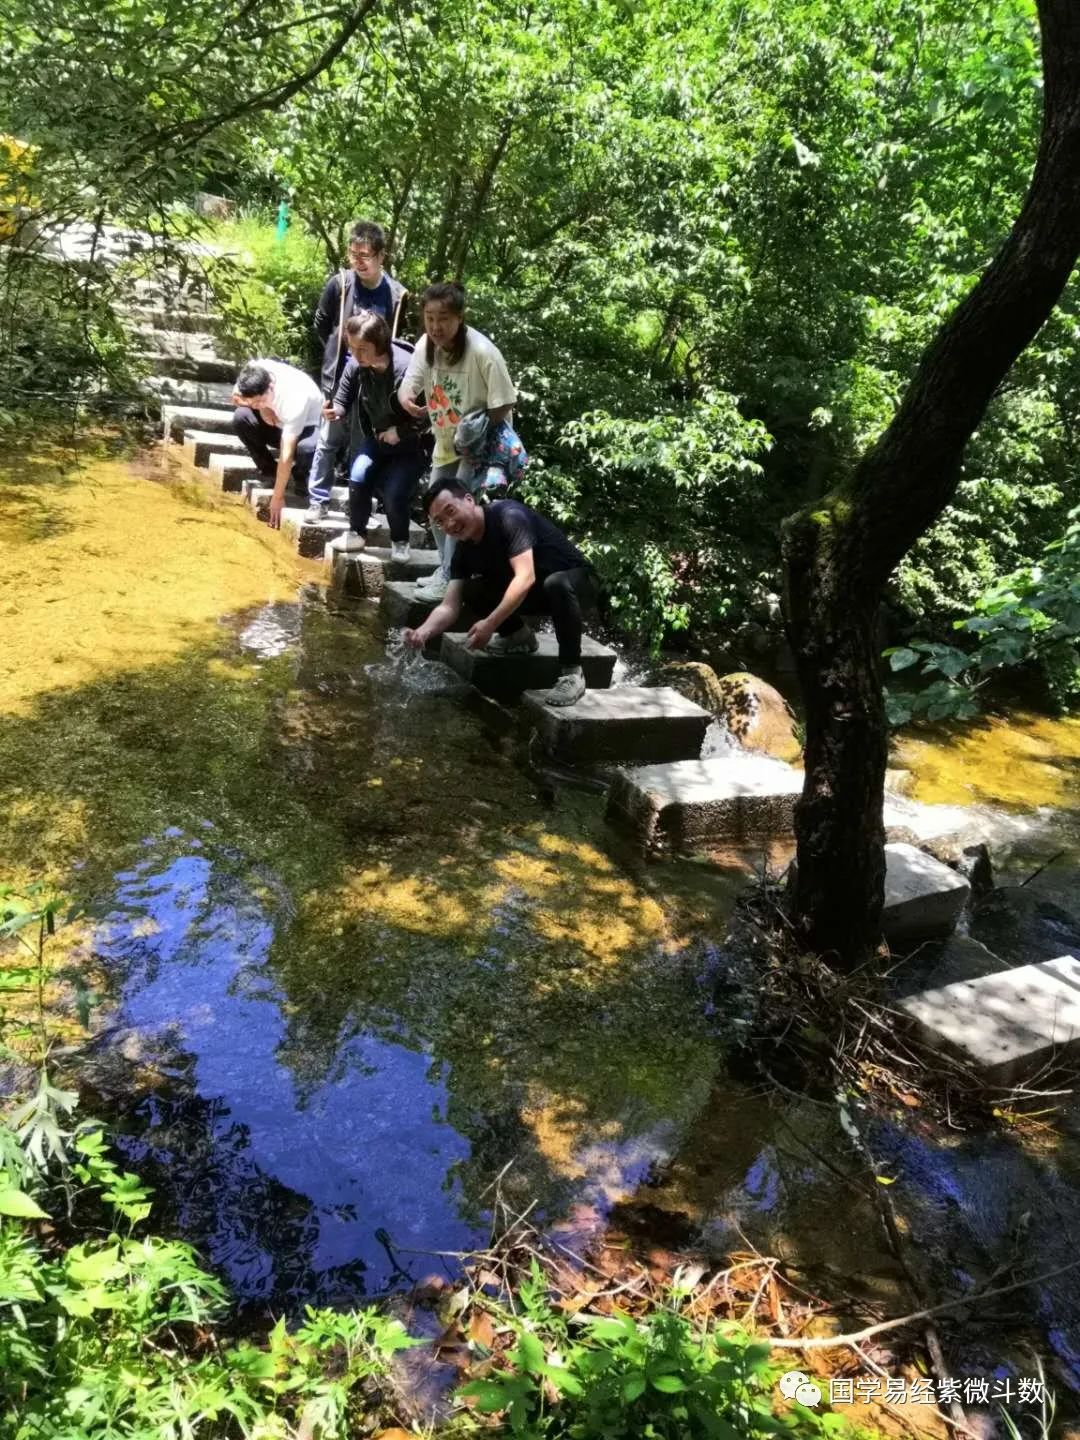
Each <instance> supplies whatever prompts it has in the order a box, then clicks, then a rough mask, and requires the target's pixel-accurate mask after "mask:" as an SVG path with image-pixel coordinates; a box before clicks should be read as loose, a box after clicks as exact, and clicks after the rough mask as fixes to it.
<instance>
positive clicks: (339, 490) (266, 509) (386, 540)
mask: <svg viewBox="0 0 1080 1440" xmlns="http://www.w3.org/2000/svg"><path fill="white" fill-rule="evenodd" d="M262 478H263V477H262V476H261V475H259V474H258V472H256V479H255V483H253V482H252V480H251V479H250V478H247V479H245V480H244V482H243V491H244V496H245V498H246V500H247V503H248V504H249V505H250V506H251V508H252V509H253V510H254V511H255V514H256V516H257V518H258V519H260V520H266V519H268V518H269V515H270V498H271V496H272V495H273V493H274V492H273V490H272V489H271V488H270V487H269V486H267V485H265V484H263V483H262ZM344 493H345V491H344V488H343V487H340V486H335V488H334V489H332V490H331V492H330V505H331V509H330V510H329V512H328V513H327V514H326V516H325V517H324V518H323V519H322V520H308V519H307V510H308V507H307V502H306V501H305V503H304V504H303V505H297V504H296V502H295V498H293V504H291V505H288V504H287V505H286V506H285V509H284V510H282V512H281V528H282V530H284V531H287V532H288V533H290V534H292V535H294V536H295V537H296V542H297V549H298V550H299V552H300V554H301V555H302V556H304V557H305V559H308V560H321V559H323V558H324V557H325V556H326V553H327V551H326V547H327V545H328V544H329V543H330V541H331V540H333V539H334V537H335V536H337V535H342V534H344V533H345V531H346V530H347V529H348V528H349V519H348V516H347V515H346V514H345V512H344V510H338V509H335V508H333V507H334V499H335V496H338V495H343V494H344ZM289 498H290V497H289V496H288V495H287V496H286V499H287V500H288V499H289ZM367 536H368V546H369V548H371V549H378V550H379V552H380V554H381V553H382V550H383V549H386V550H389V548H390V527H389V526H388V525H387V523H386V517H385V516H384V515H373V516H372V517H371V519H370V521H369V522H368V531H367ZM409 536H410V542H409V543H410V544H411V545H414V546H416V547H417V548H418V547H419V546H420V544H421V543H422V542H423V540H424V539H425V532H424V531H423V530H421V528H420V526H419V525H412V524H410V526H409ZM360 553H366V552H360ZM428 553H430V554H432V555H434V554H435V551H434V550H432V551H430V552H428ZM333 554H334V552H330V558H331V559H333ZM353 558H359V554H357V555H355V556H354V557H353ZM422 573H423V572H422Z"/></svg>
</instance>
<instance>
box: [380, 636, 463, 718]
mask: <svg viewBox="0 0 1080 1440" xmlns="http://www.w3.org/2000/svg"><path fill="white" fill-rule="evenodd" d="M404 635H405V632H404V631H403V630H391V631H390V632H389V634H388V636H387V640H386V659H385V660H383V661H380V662H379V663H378V664H375V665H365V666H364V670H365V673H366V674H367V675H369V676H370V677H371V679H372V680H374V681H375V682H376V683H377V684H379V685H385V686H386V688H387V689H388V690H389V689H393V690H396V691H398V692H399V694H400V697H401V698H400V699H398V698H397V697H396V696H395V697H393V703H396V704H398V705H400V706H401V707H402V709H404V708H405V706H407V705H408V703H409V701H410V699H411V698H412V697H413V696H414V695H452V694H455V693H457V692H458V691H460V690H464V689H465V688H466V682H465V681H464V680H462V679H461V677H460V676H459V675H455V674H454V672H453V670H451V669H450V668H449V666H447V665H443V664H440V662H439V661H437V660H428V659H425V657H424V655H423V653H422V652H421V651H419V650H412V649H410V647H409V646H408V645H406V644H405V639H404Z"/></svg>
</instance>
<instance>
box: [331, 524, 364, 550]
mask: <svg viewBox="0 0 1080 1440" xmlns="http://www.w3.org/2000/svg"><path fill="white" fill-rule="evenodd" d="M366 544H367V540H366V539H365V538H364V536H363V535H358V534H357V533H356V531H355V530H343V531H342V533H341V534H340V535H335V536H334V538H333V540H331V541H330V549H331V550H339V551H341V552H343V553H345V554H348V553H350V552H351V551H356V550H363V548H364V547H365V545H366Z"/></svg>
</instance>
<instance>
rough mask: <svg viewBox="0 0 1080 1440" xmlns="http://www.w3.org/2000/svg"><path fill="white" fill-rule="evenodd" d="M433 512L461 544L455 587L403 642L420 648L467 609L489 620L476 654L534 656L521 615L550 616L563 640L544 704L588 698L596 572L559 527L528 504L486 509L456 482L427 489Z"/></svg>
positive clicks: (453, 566) (477, 634) (482, 623)
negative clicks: (585, 656) (586, 627)
mask: <svg viewBox="0 0 1080 1440" xmlns="http://www.w3.org/2000/svg"><path fill="white" fill-rule="evenodd" d="M425 503H426V505H427V510H428V514H429V515H430V516H431V518H432V520H433V521H434V522H435V524H436V525H439V526H441V527H442V529H443V530H444V531H445V532H446V534H447V535H451V536H453V538H454V539H455V540H456V541H457V547H456V548H455V550H454V556H453V559H452V560H451V562H450V584H449V585H448V587H447V591H446V595H445V597H444V599H443V601H442V603H441V604H440V605H438V606H436V608H435V609H434V610H433V611H432V612H431V614H430V615H429V616H428V618H427V619H426V620H425V621H424V623H423V625H420V626H418V627H417V628H416V629H415V630H406V631H405V643H406V645H410V646H412V647H413V648H414V649H417V650H421V649H423V647H424V646H425V645H426V644H427V642H428V641H429V640H432V639H434V637H435V636H436V635H441V634H442V633H443V631H444V630H449V628H450V626H451V625H452V624H453V623H454V621H455V620H456V619H457V618H458V616H459V615H460V613H461V607H462V605H463V604H467V605H468V606H469V608H470V609H472V610H474V611H475V612H476V613H477V614H479V615H485V616H486V618H485V619H483V620H478V621H477V622H476V624H475V625H474V626H473V627H472V629H471V630H470V631H469V634H468V640H467V644H468V645H469V647H470V649H473V650H487V652H488V654H490V655H530V654H532V652H533V651H534V650H535V649H536V647H537V639H536V636H535V635H534V633H533V631H532V630H531V629H530V627H529V626H528V625H527V624H526V623H525V621H524V620H523V619H522V615H523V614H541V615H550V616H551V618H552V620H553V621H554V624H555V638H556V639H557V640H558V642H559V678H558V680H557V681H556V682H555V685H554V687H553V688H552V689H551V690H549V691H548V693H547V695H545V697H544V699H545V700H546V701H547V703H548V704H549V705H572V704H573V703H574V701H575V700H580V699H581V697H582V695H583V694H584V693H585V676H584V674H583V673H582V669H581V630H582V618H581V615H582V610H583V609H587V608H588V607H589V606H590V605H591V604H592V602H593V599H594V591H593V580H592V570H591V569H590V567H589V562H588V561H587V560H586V559H585V556H584V555H582V553H581V551H580V550H579V549H578V548H577V546H576V545H573V544H571V542H570V541H569V540H568V539H567V538H566V536H565V535H564V534H563V533H562V531H561V530H560V529H559V528H558V526H557V525H553V524H552V523H551V521H550V520H546V519H545V518H544V516H543V515H538V514H537V512H536V511H535V510H530V508H529V507H528V505H522V503H521V501H520V500H496V501H494V503H493V504H491V505H487V506H481V505H478V504H477V503H476V501H475V500H474V499H473V497H472V495H471V494H470V493H469V491H468V490H466V489H465V487H464V485H461V484H459V483H458V482H457V481H456V480H446V481H437V482H436V484H435V485H434V486H432V488H431V490H429V491H428V494H427V497H426V501H425Z"/></svg>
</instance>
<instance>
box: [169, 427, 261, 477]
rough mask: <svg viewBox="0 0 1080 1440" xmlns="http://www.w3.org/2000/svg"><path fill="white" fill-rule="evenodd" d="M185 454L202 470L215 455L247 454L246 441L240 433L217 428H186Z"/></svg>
mask: <svg viewBox="0 0 1080 1440" xmlns="http://www.w3.org/2000/svg"><path fill="white" fill-rule="evenodd" d="M184 454H185V455H186V456H187V457H188V459H189V460H190V461H191V463H192V464H193V465H195V466H197V467H198V468H199V469H200V470H205V469H206V468H207V466H208V465H209V464H210V461H211V460H212V459H213V457H214V456H215V455H246V454H247V451H246V450H245V449H244V442H243V441H242V440H241V439H240V437H239V436H238V435H233V434H231V433H229V434H226V433H225V432H224V431H217V430H185V431H184Z"/></svg>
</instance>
